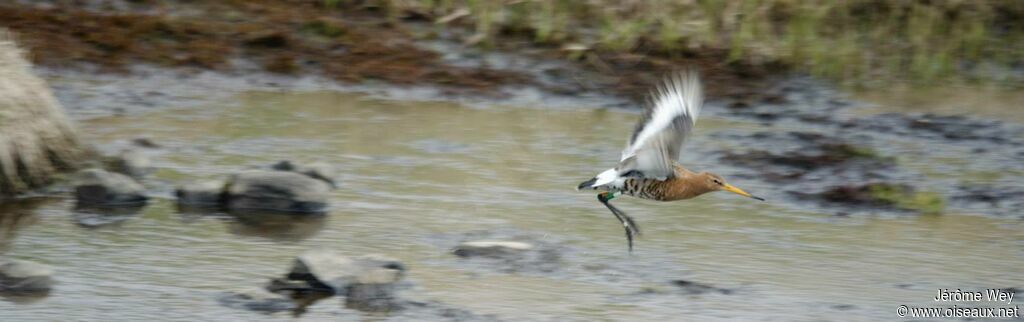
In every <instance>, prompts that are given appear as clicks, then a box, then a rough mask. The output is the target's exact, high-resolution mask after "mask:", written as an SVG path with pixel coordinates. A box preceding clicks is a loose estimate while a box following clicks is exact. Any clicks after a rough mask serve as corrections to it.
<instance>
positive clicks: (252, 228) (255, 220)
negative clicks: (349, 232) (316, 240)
mask: <svg viewBox="0 0 1024 322" xmlns="http://www.w3.org/2000/svg"><path fill="white" fill-rule="evenodd" d="M229 214H230V215H231V217H228V218H231V219H230V224H229V225H228V230H229V231H230V232H231V233H232V234H235V235H239V236H256V237H265V238H269V239H271V240H275V241H286V242H296V241H301V240H304V239H306V238H309V237H312V236H314V235H316V233H318V232H320V231H321V230H323V228H324V223H325V222H326V218H327V216H326V215H323V214H302V215H296V214H290V213H279V212H259V211H244V212H242V211H238V212H230V213H229Z"/></svg>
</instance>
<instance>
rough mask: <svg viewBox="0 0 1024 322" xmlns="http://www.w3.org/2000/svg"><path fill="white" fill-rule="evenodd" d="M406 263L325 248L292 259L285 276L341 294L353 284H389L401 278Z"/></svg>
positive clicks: (383, 257) (384, 257)
mask: <svg viewBox="0 0 1024 322" xmlns="http://www.w3.org/2000/svg"><path fill="white" fill-rule="evenodd" d="M404 274H405V266H404V265H402V263H401V262H399V261H398V260H396V259H393V258H390V257H386V256H383V255H375V254H371V255H364V256H360V257H348V256H344V255H340V254H338V253H335V252H331V251H326V250H315V251H309V252H306V253H303V254H302V255H299V257H298V258H296V259H295V264H294V265H293V266H292V269H291V271H290V272H288V279H291V280H301V281H307V282H310V283H311V284H313V285H322V286H326V287H328V288H330V289H331V290H333V291H334V292H335V294H342V295H344V294H345V293H346V292H347V291H348V288H349V287H350V286H351V285H353V284H389V283H395V282H397V281H398V280H400V279H401V278H402V277H403V275H404Z"/></svg>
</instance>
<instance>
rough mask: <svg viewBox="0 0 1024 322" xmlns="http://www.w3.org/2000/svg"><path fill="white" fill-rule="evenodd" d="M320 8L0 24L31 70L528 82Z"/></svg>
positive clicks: (120, 10) (118, 13) (137, 12)
mask: <svg viewBox="0 0 1024 322" xmlns="http://www.w3.org/2000/svg"><path fill="white" fill-rule="evenodd" d="M81 3H84V4H81ZM322 3H323V2H322V1H257V2H216V3H208V2H201V3H189V2H186V3H173V4H164V3H160V2H137V3H131V4H127V3H126V4H124V5H123V6H113V7H108V8H103V9H96V8H94V6H90V5H89V1H86V2H76V4H68V3H64V2H60V3H59V4H57V3H53V4H21V5H18V4H7V5H3V6H0V21H3V23H2V25H3V26H5V27H8V28H10V29H11V30H13V31H15V32H16V33H17V35H18V37H19V39H21V41H22V42H24V43H25V45H26V46H27V47H28V48H29V49H30V50H31V51H32V58H33V60H34V61H35V62H36V63H37V64H40V65H43V66H50V67H61V68H66V67H70V68H90V69H92V68H95V69H97V70H99V71H102V72H127V71H129V70H130V67H131V66H133V65H135V64H139V63H143V64H151V65H156V66H162V67H173V68H182V69H186V70H192V71H201V70H214V71H222V72H234V71H238V72H246V71H254V70H255V71H266V72H270V73H275V74H285V75H302V74H316V75H322V76H324V77H327V78H329V79H333V80H337V81H344V82H363V81H384V82H389V83H395V84H414V83H415V84H420V83H427V84H437V85H441V86H445V87H448V88H450V89H452V90H455V89H465V90H474V91H486V90H489V89H492V88H494V87H495V86H497V85H500V84H518V83H524V82H527V81H528V80H527V79H525V77H523V76H522V75H520V74H517V73H514V72H508V71H496V70H493V69H488V68H460V67H458V66H451V65H447V64H443V63H441V62H440V58H439V56H440V55H439V54H438V53H435V52H432V51H428V50H424V49H421V48H418V47H416V46H414V45H413V44H412V43H411V41H412V39H411V36H410V35H409V34H408V33H407V32H405V31H403V30H401V29H399V28H393V27H389V26H386V25H381V24H382V23H383V22H382V21H379V20H376V21H375V20H373V17H372V16H370V15H365V14H359V12H358V11H357V12H355V15H351V16H343V15H341V11H332V10H327V9H325V8H323V7H322ZM69 30H70V31H71V32H68V31H69Z"/></svg>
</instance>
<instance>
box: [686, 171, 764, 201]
mask: <svg viewBox="0 0 1024 322" xmlns="http://www.w3.org/2000/svg"><path fill="white" fill-rule="evenodd" d="M700 176H701V177H702V178H703V180H704V184H705V185H706V186H707V187H708V190H710V191H719V190H721V191H728V192H732V193H735V194H738V195H741V196H744V197H747V198H753V199H757V200H760V201H764V198H761V197H758V196H754V195H752V194H749V193H747V192H746V191H743V189H740V188H736V187H734V186H733V185H731V184H729V183H726V182H725V179H723V178H722V176H719V175H717V174H714V173H711V172H701V173H700Z"/></svg>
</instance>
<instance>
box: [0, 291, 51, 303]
mask: <svg viewBox="0 0 1024 322" xmlns="http://www.w3.org/2000/svg"><path fill="white" fill-rule="evenodd" d="M49 295H50V291H45V292H32V293H24V294H8V293H0V299H3V300H4V301H7V302H11V303H14V304H32V303H36V302H39V301H42V300H43V299H45V298H46V297H47V296H49Z"/></svg>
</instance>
